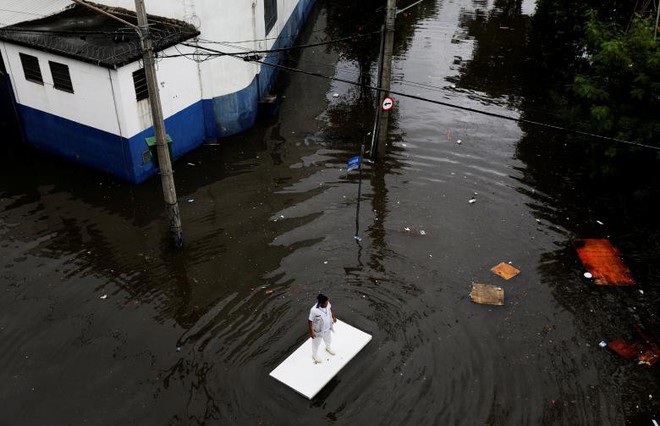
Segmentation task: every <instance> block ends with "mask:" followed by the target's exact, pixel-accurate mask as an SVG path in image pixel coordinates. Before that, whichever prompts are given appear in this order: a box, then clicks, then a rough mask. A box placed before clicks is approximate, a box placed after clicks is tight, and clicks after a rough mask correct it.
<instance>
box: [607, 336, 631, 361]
mask: <svg viewBox="0 0 660 426" xmlns="http://www.w3.org/2000/svg"><path fill="white" fill-rule="evenodd" d="M607 348H608V349H609V350H611V351H612V352H614V353H615V354H617V355H619V356H620V357H621V358H623V359H632V358H634V357H635V355H637V352H638V349H637V345H635V344H632V345H631V344H629V343H626V342H625V341H623V340H621V339H617V340H614V341H612V342H609V343H608V344H607Z"/></svg>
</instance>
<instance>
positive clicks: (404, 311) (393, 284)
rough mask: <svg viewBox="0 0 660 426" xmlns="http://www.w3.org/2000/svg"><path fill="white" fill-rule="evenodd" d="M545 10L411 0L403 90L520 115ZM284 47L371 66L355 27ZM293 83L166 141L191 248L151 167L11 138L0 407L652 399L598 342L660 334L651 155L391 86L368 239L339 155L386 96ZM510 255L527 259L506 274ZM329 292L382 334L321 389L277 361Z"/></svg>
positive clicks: (375, 409)
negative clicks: (475, 290)
mask: <svg viewBox="0 0 660 426" xmlns="http://www.w3.org/2000/svg"><path fill="white" fill-rule="evenodd" d="M337 8H338V6H334V7H332V8H330V7H329V6H328V3H327V2H323V1H320V2H319V3H318V4H317V6H316V8H315V10H314V11H313V13H312V15H311V17H310V20H309V22H308V25H307V27H306V29H305V31H304V32H303V33H302V34H301V36H300V40H299V42H300V43H306V42H314V41H316V40H319V39H321V38H322V37H324V36H325V37H332V35H333V34H334V33H333V31H335V30H336V28H333V26H332V25H333V22H336V21H337V19H336V18H337V17H336V16H335V15H334V13H335V9H337ZM533 11H534V8H533V3H532V2H525V3H524V4H523V9H522V11H521V12H522V13H520V14H517V15H516V16H515V17H513V18H511V17H508V18H507V17H503V15H502V11H501V10H500V9H498V8H495V7H494V6H493V5H492V2H487V1H467V0H455V1H446V0H445V1H443V0H436V1H432V0H430V1H428V2H424V4H423V5H422V6H420V7H419V8H413V9H411V10H410V11H409V12H408V13H407V14H406V16H404V17H402V19H405V20H406V23H407V24H408V27H407V28H408V30H407V31H406V32H405V35H404V37H405V42H403V43H402V44H401V45H400V46H399V48H398V54H397V55H396V58H395V69H394V83H393V90H398V91H402V92H406V93H411V94H420V95H422V96H425V97H429V98H433V99H439V100H443V101H446V102H451V103H455V104H459V105H464V106H469V107H473V108H478V109H483V110H487V111H491V112H497V113H501V114H509V115H512V116H518V115H520V114H524V113H525V112H526V111H525V110H524V108H525V105H528V104H526V102H525V92H524V90H522V89H521V87H520V84H519V81H518V80H517V78H516V74H515V69H517V64H519V62H520V58H517V57H516V56H515V55H516V51H515V46H516V43H518V42H519V41H520V38H519V37H524V24H525V22H526V21H527V20H528V17H529V14H531V13H533ZM379 16H381V15H379ZM379 19H380V18H379ZM501 26H507V27H511V28H518V29H520V31H519V32H518V33H516V34H509V35H507V36H502V34H501V32H498V31H499V27H501ZM507 34H508V33H507ZM486 41H488V42H486ZM489 61H490V62H489ZM493 61H495V63H493ZM498 61H499V62H498ZM286 64H287V65H292V66H296V67H299V68H302V69H306V70H310V71H321V72H323V73H326V74H330V75H335V76H338V77H341V78H348V79H351V78H352V79H357V71H358V67H357V66H356V64H355V63H354V62H352V60H351V57H350V55H349V54H348V53H347V52H342V51H341V50H340V49H330V48H324V47H321V48H318V49H308V50H305V51H303V52H302V53H301V54H300V55H299V56H296V57H291V58H290V59H288V60H287V62H286ZM489 68H490V72H489ZM280 86H281V94H283V95H284V96H285V97H284V99H283V102H282V105H281V110H280V113H279V115H278V116H277V117H275V118H270V119H263V120H261V121H260V123H259V125H258V126H256V127H255V128H254V129H252V130H250V131H248V132H246V133H244V134H241V135H238V136H236V137H233V138H231V139H228V140H222V141H220V144H219V145H209V146H203V147H201V148H199V149H198V150H197V151H196V152H194V153H192V154H190V155H187V156H185V157H184V158H181V159H178V160H177V162H176V163H175V169H176V174H175V178H176V183H177V191H178V195H179V199H180V207H181V212H182V221H183V226H184V234H185V240H186V245H185V249H184V250H182V251H180V252H175V251H173V250H171V249H170V248H169V244H168V240H167V236H166V231H167V230H166V222H165V220H164V217H163V212H164V209H163V202H162V196H161V194H160V182H159V181H158V179H151V180H149V181H148V182H147V183H145V184H143V185H140V186H131V185H127V184H124V183H121V182H117V181H115V180H113V179H111V178H109V177H106V176H102V175H99V174H96V173H94V172H90V171H87V170H83V169H79V168H76V167H75V166H72V165H70V164H68V163H64V162H61V161H59V160H56V159H53V158H52V157H49V156H46V155H43V154H40V153H37V152H33V151H31V150H27V149H25V148H21V147H17V146H15V145H7V146H5V147H3V149H4V155H3V157H4V158H3V159H2V160H0V161H2V168H1V169H2V170H1V171H0V236H1V238H0V259H1V260H0V338H2V343H3V344H2V348H1V349H0V366H2V368H0V407H1V408H0V424H1V425H46V424H57V425H60V424H61V425H64V424H76V425H78V424H93V425H96V424H98V425H105V424H149V425H152V424H153V425H166V424H173V425H174V424H181V425H189V424H209V425H211V424H223V425H225V424H237V425H243V424H276V425H277V424H281V425H292V424H295V425H298V424H300V425H308V424H312V423H314V422H316V423H334V422H336V423H338V424H356V425H357V424H362V425H372V424H391V425H399V424H438V425H453V424H464V425H474V424H492V425H505V424H507V425H508V424H512V425H513V424H515V425H518V424H530V425H535V424H547V425H555V424H556V425H560V424H561V425H563V424H584V425H609V424H611V425H623V424H635V425H637V424H639V425H651V420H652V419H656V420H659V421H660V417H659V415H660V404H659V403H658V399H660V392H658V389H660V386H659V383H660V381H659V376H658V374H659V373H658V367H657V366H656V367H655V368H652V369H645V368H643V367H641V366H637V365H636V363H635V362H634V361H626V360H622V359H620V358H618V357H617V356H615V355H613V354H611V353H609V352H608V351H605V350H602V349H600V348H599V347H598V343H599V342H600V341H601V340H613V339H616V338H624V339H631V338H633V337H634V333H635V330H636V329H637V328H640V327H641V328H642V329H644V330H647V331H648V332H651V333H657V331H656V330H657V327H656V325H657V324H658V317H657V315H658V297H659V292H658V283H659V281H660V267H659V265H660V262H658V259H659V257H660V222H659V221H658V220H657V214H656V213H654V212H653V211H652V208H651V207H650V206H651V205H654V204H652V200H653V197H654V196H655V195H657V194H658V192H659V189H660V179H658V178H659V177H660V176H659V175H660V172H659V170H660V168H658V167H657V163H654V164H653V166H655V167H653V168H652V167H648V168H645V169H644V170H640V167H638V164H639V163H637V162H636V161H639V153H638V152H635V151H631V152H630V156H629V157H627V158H626V159H625V161H623V162H622V163H621V164H617V165H616V166H617V167H610V166H611V164H607V163H606V161H607V158H606V156H605V155H604V154H603V152H605V151H607V147H605V146H603V144H602V143H601V144H594V143H593V142H592V141H584V140H578V139H576V138H570V137H568V136H566V135H563V134H557V133H553V132H548V131H541V130H538V129H535V128H528V127H524V128H521V127H520V126H518V125H517V124H516V123H513V122H509V121H503V120H500V119H496V118H492V117H486V116H482V115H478V114H475V113H467V112H464V111H459V110H454V109H449V108H445V107H440V106H437V105H433V104H428V103H422V102H419V101H414V100H409V99H403V98H402V99H397V105H396V111H395V114H394V122H393V129H392V133H391V144H390V147H389V152H388V155H387V158H386V159H385V161H384V162H383V163H382V164H378V165H373V166H366V167H365V170H364V176H363V185H362V199H361V207H360V216H359V221H360V236H361V238H362V241H361V242H359V243H358V242H356V241H355V240H354V239H353V235H354V233H355V214H356V202H357V187H358V177H357V172H355V171H353V172H350V173H347V171H346V161H347V159H348V158H349V157H352V156H354V155H357V153H358V152H359V144H360V142H361V140H362V139H363V137H364V136H363V135H364V129H365V128H367V129H368V128H370V126H371V123H372V113H373V111H365V108H364V107H363V103H361V102H360V93H359V92H360V91H359V90H357V89H355V88H353V87H351V86H349V85H347V84H343V83H331V82H328V81H325V80H320V79H317V78H315V77H312V76H305V75H300V74H281V81H280ZM335 93H336V94H338V95H339V96H337V97H335V96H334V94H335ZM458 140H460V141H461V143H460V144H459V143H457V141H458ZM642 156H644V154H643V153H642ZM645 157H649V156H648V155H646V156H645ZM649 161H650V160H649ZM473 197H474V198H475V199H476V200H477V201H476V202H475V203H469V202H468V200H470V199H471V198H473ZM422 231H423V232H422ZM587 237H592V238H609V239H611V241H612V242H613V243H614V244H615V245H616V246H617V247H618V248H619V249H620V250H621V252H622V255H623V259H624V261H625V262H626V263H627V265H628V266H629V267H630V268H631V270H632V273H633V275H634V276H635V278H636V279H637V281H638V283H639V285H638V286H637V287H633V288H609V287H596V286H593V285H592V284H590V283H589V282H588V281H587V280H585V279H584V278H583V277H582V273H583V272H584V271H583V268H582V266H581V264H580V263H579V261H578V258H577V256H576V254H575V252H574V249H573V247H572V245H571V239H572V238H587ZM501 261H505V262H509V261H510V262H512V264H513V265H515V266H516V267H517V268H519V269H520V270H521V271H522V272H521V274H520V275H519V276H517V277H515V278H514V279H512V280H510V281H503V280H502V279H500V278H499V277H497V276H495V275H493V274H492V273H491V272H490V271H489V270H490V268H491V267H492V266H494V265H496V264H497V263H499V262H501ZM473 282H476V283H483V284H497V285H501V286H502V287H503V288H504V289H505V293H506V301H505V306H502V307H495V306H492V307H491V306H484V305H476V304H473V303H471V302H470V300H469V296H468V295H469V291H470V287H471V284H472V283H473ZM639 290H642V292H643V293H642V292H640V291H639ZM319 291H323V292H325V293H326V294H328V295H329V296H330V299H331V301H332V303H333V306H334V308H335V310H336V313H337V316H338V317H340V318H341V319H343V320H344V321H346V322H348V323H350V324H351V325H353V326H356V327H358V328H360V329H362V330H364V331H366V332H368V333H370V334H372V335H373V340H372V341H371V343H369V345H368V346H367V347H366V348H365V349H364V350H363V351H362V352H361V353H360V354H359V355H358V356H357V357H356V358H355V359H354V360H353V361H352V362H351V363H350V364H348V365H347V367H346V368H345V369H344V370H342V371H341V372H340V373H339V375H337V376H336V378H335V379H333V380H332V381H331V382H330V384H329V385H328V386H327V387H326V388H324V389H323V390H322V391H321V393H320V394H319V395H318V396H317V397H316V398H315V399H313V400H312V401H308V400H306V399H305V398H303V397H301V396H299V395H297V394H296V393H295V392H294V391H292V390H291V389H288V388H287V387H285V386H284V385H282V384H280V383H279V382H277V381H275V380H273V379H271V378H270V377H269V376H268V373H269V372H270V371H271V370H272V369H273V368H275V366H277V365H278V364H279V363H280V362H281V361H283V360H284V359H285V358H286V357H287V356H288V355H289V354H290V353H292V352H293V350H295V348H297V347H298V346H299V345H300V344H301V343H302V342H303V341H304V339H306V315H307V313H308V312H309V307H310V306H311V305H312V303H313V301H314V298H315V296H316V294H317V293H318V292H319Z"/></svg>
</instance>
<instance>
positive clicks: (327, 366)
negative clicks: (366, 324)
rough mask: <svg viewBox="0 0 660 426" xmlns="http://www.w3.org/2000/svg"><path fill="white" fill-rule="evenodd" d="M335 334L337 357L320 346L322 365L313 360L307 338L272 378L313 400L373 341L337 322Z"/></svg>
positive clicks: (333, 344) (322, 345)
mask: <svg viewBox="0 0 660 426" xmlns="http://www.w3.org/2000/svg"><path fill="white" fill-rule="evenodd" d="M334 329H335V332H334V333H333V334H332V349H333V351H334V352H335V355H330V354H329V353H328V352H326V350H325V343H323V342H321V346H320V347H319V352H318V355H319V356H320V357H321V359H322V360H323V362H321V363H319V364H316V363H314V360H313V359H312V339H311V338H308V339H307V340H305V342H304V343H303V344H302V345H301V346H300V347H299V348H298V349H296V351H295V352H294V353H292V354H291V355H290V356H289V357H288V358H287V359H285V360H284V361H283V362H282V363H281V364H280V365H278V366H277V367H276V368H275V369H274V370H273V371H271V372H270V376H271V377H273V378H275V379H277V380H279V381H280V382H282V383H284V384H285V385H287V386H289V387H291V388H292V389H293V390H295V391H296V392H298V393H300V394H301V395H303V396H305V397H306V398H308V399H312V398H314V396H315V395H316V394H317V393H319V391H320V390H321V389H323V387H324V386H325V385H326V384H328V382H329V381H330V380H331V379H332V378H333V377H335V375H337V373H339V370H341V369H342V368H343V367H344V366H345V365H346V364H348V362H349V361H350V360H351V359H353V358H354V357H355V356H356V355H357V354H358V353H359V352H360V351H361V350H362V349H363V348H364V347H365V346H366V345H367V343H369V341H370V340H371V335H370V334H367V333H365V332H364V331H361V330H358V329H357V328H355V327H352V326H350V325H348V324H346V323H345V322H342V321H340V320H337V322H336V323H335V324H334Z"/></svg>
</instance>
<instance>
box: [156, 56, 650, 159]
mask: <svg viewBox="0 0 660 426" xmlns="http://www.w3.org/2000/svg"><path fill="white" fill-rule="evenodd" d="M200 48H201V49H204V50H207V51H209V52H211V53H209V54H206V56H209V57H213V56H232V57H238V56H239V55H246V54H248V53H252V52H245V53H226V52H222V51H219V50H215V49H210V48H205V47H200ZM176 56H186V57H187V56H192V54H190V55H186V54H183V55H173V56H165V57H176ZM242 59H243V60H245V61H248V62H257V63H260V64H262V65H267V66H270V67H273V68H278V69H281V70H284V71H289V72H296V73H300V74H305V75H309V76H312V77H318V78H323V79H325V80H330V81H338V82H340V83H346V84H350V85H353V86H358V87H364V88H367V89H370V90H374V91H376V92H379V93H380V92H383V91H384V90H383V89H382V88H380V87H377V86H371V85H366V84H361V83H358V82H355V81H351V80H346V79H343V78H339V77H332V76H326V75H323V74H320V73H316V72H311V71H305V70H301V69H299V68H293V67H288V66H286V65H280V64H273V63H268V62H266V61H263V60H261V59H256V58H254V56H246V57H244V58H242ZM389 93H390V94H392V95H396V96H401V97H404V98H409V99H415V100H418V101H422V102H428V103H431V104H435V105H442V106H445V107H448V108H454V109H459V110H463V111H468V112H472V113H475V114H481V115H486V116H490V117H495V118H499V119H502V120H509V121H514V122H516V123H523V124H529V125H532V126H537V127H544V128H547V129H552V130H557V131H563V132H566V133H572V134H576V135H580V136H587V137H590V138H596V139H603V140H607V141H610V142H616V143H622V144H626V145H631V146H637V147H640V148H647V149H652V150H656V151H660V147H657V146H653V145H648V144H643V143H640V142H633V141H628V140H625V139H619V138H615V137H611V136H605V135H599V134H596V133H590V132H585V131H582V130H576V129H569V128H566V127H562V126H558V125H554V124H549V123H543V122H540V121H534V120H528V119H526V118H519V117H511V116H508V115H504V114H499V113H496V112H489V111H484V110H479V109H476V108H471V107H466V106H462V105H456V104H452V103H449V102H444V101H439V100H435V99H429V98H425V97H422V96H419V95H411V94H408V93H403V92H399V91H394V90H390V91H389Z"/></svg>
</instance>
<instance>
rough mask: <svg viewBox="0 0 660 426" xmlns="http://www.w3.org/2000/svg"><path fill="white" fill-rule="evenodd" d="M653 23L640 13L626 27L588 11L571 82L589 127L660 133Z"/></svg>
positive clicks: (635, 135) (634, 135)
mask: <svg viewBox="0 0 660 426" xmlns="http://www.w3.org/2000/svg"><path fill="white" fill-rule="evenodd" d="M654 25H655V22H654V21H653V20H652V19H651V18H642V17H639V16H636V17H635V18H634V19H633V20H632V23H631V25H630V28H629V30H628V31H625V30H624V29H623V28H622V27H621V26H620V25H618V24H616V23H612V22H604V21H601V20H600V19H599V18H598V15H597V13H596V12H595V11H593V10H590V11H588V12H587V15H586V27H585V33H584V37H583V55H581V56H580V58H579V61H578V74H577V75H576V76H575V77H574V79H573V85H572V88H573V95H574V99H575V108H576V109H578V115H582V116H584V117H588V118H589V119H588V120H587V121H586V123H588V126H587V127H590V128H591V129H594V130H597V131H605V132H610V133H612V134H614V135H616V136H618V137H621V138H624V139H633V140H637V141H643V142H647V143H653V142H654V139H657V138H658V136H659V135H660V108H659V107H660V52H658V46H657V41H656V40H655V39H654V34H653V27H654ZM655 142H656V143H659V142H660V141H655Z"/></svg>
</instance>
